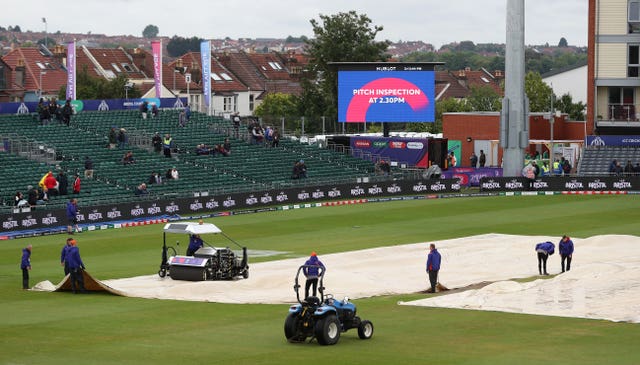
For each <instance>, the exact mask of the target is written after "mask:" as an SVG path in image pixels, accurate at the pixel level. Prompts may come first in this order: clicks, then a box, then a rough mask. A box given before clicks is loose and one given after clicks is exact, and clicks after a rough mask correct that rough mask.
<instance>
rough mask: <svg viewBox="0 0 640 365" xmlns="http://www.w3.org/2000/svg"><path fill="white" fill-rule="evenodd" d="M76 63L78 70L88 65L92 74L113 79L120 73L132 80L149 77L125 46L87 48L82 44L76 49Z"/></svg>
mask: <svg viewBox="0 0 640 365" xmlns="http://www.w3.org/2000/svg"><path fill="white" fill-rule="evenodd" d="M76 64H77V68H78V70H82V67H83V66H85V65H86V66H87V70H88V71H89V72H90V74H91V75H92V76H100V77H104V78H107V79H113V78H115V77H117V76H119V75H124V76H126V77H127V78H128V79H132V80H136V79H146V78H148V77H149V76H147V75H146V74H145V73H144V72H142V71H140V69H139V68H138V67H137V66H136V65H135V63H134V61H133V59H132V58H131V57H130V55H129V54H128V53H127V52H126V51H125V50H124V49H123V48H87V47H85V46H81V47H79V49H77V50H76ZM151 77H153V75H151Z"/></svg>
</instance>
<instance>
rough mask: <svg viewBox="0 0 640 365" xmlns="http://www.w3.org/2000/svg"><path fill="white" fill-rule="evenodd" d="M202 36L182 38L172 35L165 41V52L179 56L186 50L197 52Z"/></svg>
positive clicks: (172, 55) (186, 51)
mask: <svg viewBox="0 0 640 365" xmlns="http://www.w3.org/2000/svg"><path fill="white" fill-rule="evenodd" d="M200 42H202V38H198V37H191V38H183V37H178V36H177V35H174V36H173V37H171V39H170V40H169V42H168V43H167V52H168V53H169V56H171V57H179V56H182V55H183V54H185V53H188V52H199V51H200Z"/></svg>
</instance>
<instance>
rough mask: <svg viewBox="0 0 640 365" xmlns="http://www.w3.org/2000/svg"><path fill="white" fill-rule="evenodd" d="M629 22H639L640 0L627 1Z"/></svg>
mask: <svg viewBox="0 0 640 365" xmlns="http://www.w3.org/2000/svg"><path fill="white" fill-rule="evenodd" d="M628 20H629V23H638V22H640V1H629V16H628Z"/></svg>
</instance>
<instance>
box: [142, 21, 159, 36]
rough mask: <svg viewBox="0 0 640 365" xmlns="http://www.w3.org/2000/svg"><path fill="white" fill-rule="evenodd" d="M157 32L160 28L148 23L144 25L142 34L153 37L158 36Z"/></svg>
mask: <svg viewBox="0 0 640 365" xmlns="http://www.w3.org/2000/svg"><path fill="white" fill-rule="evenodd" d="M159 32H160V30H159V29H158V27H157V26H155V25H153V24H149V25H147V26H146V27H144V30H143V31H142V36H143V37H145V38H155V37H157V36H158V33H159Z"/></svg>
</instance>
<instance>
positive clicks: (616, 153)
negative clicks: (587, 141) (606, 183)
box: [578, 146, 640, 176]
mask: <svg viewBox="0 0 640 365" xmlns="http://www.w3.org/2000/svg"><path fill="white" fill-rule="evenodd" d="M613 160H616V161H618V162H620V164H621V165H622V167H623V168H624V166H625V165H626V163H627V161H631V162H632V164H633V165H634V166H635V165H636V163H639V162H640V148H637V147H621V146H587V147H585V148H584V150H583V154H582V158H581V160H580V165H579V167H578V175H582V176H606V175H609V166H610V165H611V162H612V161H613Z"/></svg>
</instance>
